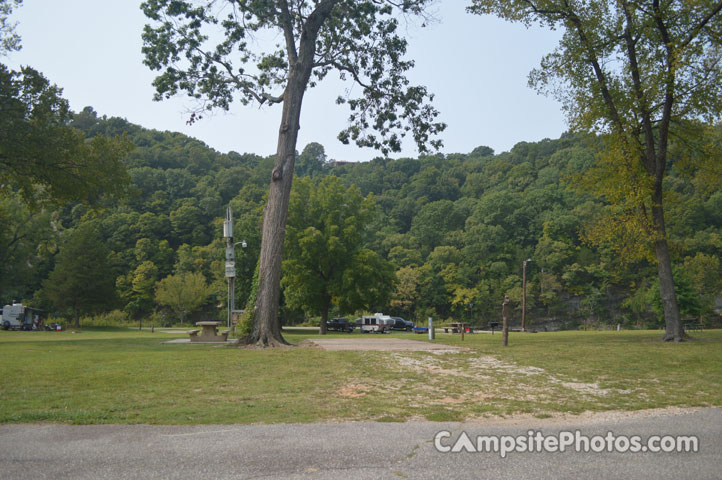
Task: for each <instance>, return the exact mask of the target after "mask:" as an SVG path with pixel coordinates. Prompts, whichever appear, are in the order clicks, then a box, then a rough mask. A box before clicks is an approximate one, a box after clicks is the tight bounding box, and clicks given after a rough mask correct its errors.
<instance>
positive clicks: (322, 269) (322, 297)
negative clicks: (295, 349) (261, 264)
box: [283, 177, 394, 334]
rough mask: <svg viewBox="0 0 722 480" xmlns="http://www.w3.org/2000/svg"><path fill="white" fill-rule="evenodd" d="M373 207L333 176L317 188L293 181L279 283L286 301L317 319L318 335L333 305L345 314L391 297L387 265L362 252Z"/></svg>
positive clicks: (370, 201) (391, 279)
mask: <svg viewBox="0 0 722 480" xmlns="http://www.w3.org/2000/svg"><path fill="white" fill-rule="evenodd" d="M373 208H374V203H373V199H372V198H371V197H367V198H365V199H364V198H363V197H362V196H361V192H360V191H359V190H358V188H355V187H351V188H349V189H347V188H346V187H344V186H343V184H341V181H340V180H339V179H338V178H336V177H326V178H324V179H323V180H322V181H321V183H320V184H319V186H318V187H314V186H313V181H312V180H311V179H310V178H302V179H299V180H298V181H297V182H296V187H295V189H294V191H293V192H292V195H291V203H290V207H289V215H290V217H289V222H288V226H287V233H286V246H285V251H286V260H284V262H283V272H284V277H283V285H284V286H285V296H286V303H287V304H288V305H289V306H291V307H294V308H302V309H303V310H305V311H306V312H308V313H312V314H320V315H321V326H320V327H321V328H320V333H321V334H325V333H326V321H327V320H328V312H329V309H330V307H331V305H332V304H335V305H337V306H339V308H341V309H342V310H344V311H354V310H356V309H359V308H364V307H366V308H370V307H372V306H379V305H381V304H384V303H386V302H387V301H388V299H389V298H390V296H391V292H392V288H393V283H394V274H393V270H392V267H391V265H390V264H389V263H388V262H386V261H384V260H383V259H381V258H380V257H379V256H378V255H376V253H374V252H372V251H371V250H368V249H364V248H363V232H364V230H365V228H366V226H367V225H368V223H369V222H370V220H371V215H372V212H373Z"/></svg>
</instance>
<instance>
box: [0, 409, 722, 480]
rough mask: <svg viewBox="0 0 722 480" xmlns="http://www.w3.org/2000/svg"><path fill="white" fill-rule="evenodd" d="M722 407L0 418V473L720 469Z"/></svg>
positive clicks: (531, 474) (524, 475)
mask: <svg viewBox="0 0 722 480" xmlns="http://www.w3.org/2000/svg"><path fill="white" fill-rule="evenodd" d="M530 429H533V430H534V431H541V432H542V433H543V434H545V435H550V434H558V433H559V432H560V431H574V430H576V429H579V430H580V433H581V434H583V435H585V436H589V437H593V436H594V435H606V434H607V432H609V431H611V432H613V433H614V434H615V435H617V436H619V435H640V436H642V437H648V436H651V435H696V436H697V437H698V439H699V447H700V451H699V452H697V453H639V454H632V453H576V452H570V451H567V452H564V453H510V454H509V455H508V456H507V457H506V458H501V457H500V456H499V455H498V454H496V453H476V452H475V453H469V452H466V451H462V452H461V453H440V452H438V451H437V450H436V449H435V448H434V437H435V434H436V433H437V432H439V431H442V430H447V431H448V432H449V433H450V435H451V436H450V437H448V438H444V439H442V442H441V443H442V445H444V446H449V445H451V444H453V443H454V442H455V441H456V440H457V439H458V438H460V435H461V432H465V433H466V434H467V435H468V436H469V437H470V438H472V439H475V438H476V436H477V435H515V436H516V435H520V436H525V435H528V431H529V430H530ZM721 465H722V409H719V408H716V409H703V410H697V411H694V412H691V413H689V412H688V413H682V414H675V415H670V414H669V413H668V412H667V413H664V414H662V415H653V416H642V417H632V418H630V417H623V418H607V417H603V418H601V419H600V418H596V419H592V420H582V419H576V420H574V419H573V420H570V421H567V422H559V421H557V420H550V421H540V420H533V419H532V420H525V421H523V422H507V423H506V424H504V423H502V424H499V423H498V422H496V424H483V423H475V424H471V423H465V424H459V423H431V422H409V423H371V422H367V423H366V422H365V423H340V424H311V425H298V424H295V425H246V426H117V425H110V426H107V425H100V426H68V425H2V426H0V478H1V479H13V480H15V479H17V480H23V479H43V478H48V479H74V480H77V479H93V480H96V479H124V480H125V479H133V478H139V479H247V478H268V479H275V478H278V479H286V478H290V479H294V478H309V479H338V478H343V479H347V478H348V479H399V478H410V479H417V478H419V479H441V478H450V479H457V478H458V479H467V478H468V479H480V478H481V479H483V478H488V479H495V480H497V479H521V480H523V479H534V480H540V479H546V478H553V479H575V480H576V479H579V478H583V479H607V478H608V479H615V480H616V479H619V478H635V479H647V478H648V479H674V480H680V479H687V478H690V479H697V480H704V479H720V478H721V477H722V469H720V466H721Z"/></svg>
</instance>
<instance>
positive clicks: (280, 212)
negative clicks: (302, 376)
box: [251, 75, 306, 347]
mask: <svg viewBox="0 0 722 480" xmlns="http://www.w3.org/2000/svg"><path fill="white" fill-rule="evenodd" d="M297 76H298V75H295V76H292V77H291V78H289V82H288V86H287V87H286V92H285V94H284V95H285V98H284V102H283V115H282V117H281V127H280V130H279V132H278V148H277V151H276V161H275V163H274V168H273V172H272V173H271V187H270V191H269V194H268V203H267V204H266V208H265V211H264V215H263V235H262V239H261V256H260V260H259V266H258V294H257V297H256V319H255V322H254V329H253V334H252V335H251V342H252V343H256V344H258V345H260V346H264V347H276V346H282V345H288V342H286V341H285V340H284V339H283V336H282V335H281V325H280V322H279V319H278V303H279V298H280V293H281V288H280V285H281V262H282V260H283V241H284V238H285V235H286V220H287V218H288V201H289V198H290V195H291V185H292V182H293V167H294V163H295V160H296V140H297V138H298V130H299V128H300V125H299V119H300V115H301V102H302V101H303V94H304V91H305V88H306V82H305V81H303V79H299V78H294V77H297Z"/></svg>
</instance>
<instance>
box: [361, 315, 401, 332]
mask: <svg viewBox="0 0 722 480" xmlns="http://www.w3.org/2000/svg"><path fill="white" fill-rule="evenodd" d="M394 323H395V322H394V319H393V318H391V317H389V316H388V315H384V314H383V313H374V314H373V315H366V316H363V317H361V318H359V319H357V320H356V325H358V327H359V329H360V330H361V331H362V332H363V333H371V332H376V333H384V332H391V328H392V327H393V326H394Z"/></svg>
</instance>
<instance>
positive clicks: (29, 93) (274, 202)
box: [0, 0, 722, 347]
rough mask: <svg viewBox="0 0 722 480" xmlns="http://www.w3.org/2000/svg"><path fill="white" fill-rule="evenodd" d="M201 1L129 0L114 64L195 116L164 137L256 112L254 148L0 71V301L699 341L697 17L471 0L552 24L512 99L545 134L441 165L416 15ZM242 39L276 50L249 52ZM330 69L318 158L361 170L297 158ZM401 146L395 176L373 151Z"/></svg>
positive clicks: (710, 216) (664, 9) (717, 154)
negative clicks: (137, 68)
mask: <svg viewBox="0 0 722 480" xmlns="http://www.w3.org/2000/svg"><path fill="white" fill-rule="evenodd" d="M220 3H221V4H224V5H225V7H229V8H228V10H226V9H224V8H218V9H217V8H215V4H216V2H196V1H192V0H157V1H156V0H154V1H147V2H143V3H142V4H141V5H140V9H141V10H142V12H143V14H144V16H145V18H146V21H147V22H148V23H146V24H145V26H144V27H143V31H142V34H141V39H142V42H143V46H142V49H141V53H142V60H140V61H142V63H143V64H144V65H145V66H146V67H148V68H149V69H150V70H151V71H153V72H154V75H155V78H154V80H153V81H152V85H153V87H154V89H155V94H154V100H158V101H160V100H163V99H168V98H171V97H175V96H177V95H179V94H182V93H184V94H186V95H187V96H188V97H187V98H188V99H189V102H195V105H193V106H191V107H190V110H189V118H188V122H187V123H188V124H189V125H192V124H194V123H195V122H198V121H201V120H202V119H203V116H204V115H206V114H208V113H209V112H214V111H229V110H231V109H232V107H233V106H234V105H236V104H238V103H240V104H243V105H249V104H255V105H258V106H265V105H268V106H271V105H276V104H278V105H282V108H280V109H279V110H280V128H279V131H278V137H277V139H278V141H277V150H276V152H275V153H274V155H272V156H267V157H263V156H259V155H257V154H254V153H243V154H240V153H237V152H234V151H231V152H229V153H225V154H224V153H218V152H217V151H215V150H213V149H212V148H209V147H208V146H207V145H205V144H204V143H202V142H200V141H198V140H195V139H193V138H189V137H188V136H185V135H182V134H179V133H172V132H160V131H155V130H148V129H146V128H143V126H140V125H134V124H131V123H129V122H128V121H126V120H124V119H122V118H116V117H107V116H101V115H99V114H98V113H97V112H95V110H94V109H93V108H92V107H86V108H85V109H83V110H82V111H81V112H79V113H76V112H73V111H72V110H71V109H70V104H69V101H68V100H66V99H64V98H63V96H62V89H61V88H60V87H58V86H56V85H55V84H53V83H51V80H48V79H47V78H45V77H44V76H43V74H42V73H41V72H39V71H37V70H35V69H34V68H33V67H30V66H21V67H19V68H17V69H11V68H9V67H7V66H6V65H4V64H0V112H2V115H1V116H0V226H1V227H0V228H1V229H0V300H1V301H2V302H3V303H5V302H11V301H22V302H23V303H24V304H27V305H31V306H32V307H33V308H36V309H41V310H43V311H45V312H46V313H47V314H48V315H52V316H58V317H64V318H67V319H68V321H71V320H72V321H73V322H74V324H75V325H76V326H79V324H80V319H81V318H90V319H91V321H95V320H94V319H97V318H98V317H101V318H105V319H106V320H107V321H113V322H116V323H123V322H124V323H128V322H139V323H141V324H142V322H148V321H150V322H151V325H156V324H157V325H169V324H174V323H178V322H181V323H183V322H186V323H187V322H191V321H197V320H199V319H213V320H215V319H223V318H227V316H229V312H228V309H229V306H228V305H229V304H232V303H233V298H235V299H236V302H235V306H236V309H243V310H245V314H244V316H243V318H241V323H240V324H241V329H240V330H241V336H242V337H243V338H244V339H245V341H246V342H247V343H252V344H256V345H258V346H261V347H268V346H283V345H285V344H287V342H286V341H285V340H284V339H283V337H282V335H281V333H280V327H281V325H294V324H298V323H304V322H306V323H312V324H315V323H318V324H319V325H320V326H321V333H325V329H326V322H325V321H326V319H328V318H329V317H331V316H349V317H353V316H357V315H360V314H362V313H366V312H384V313H389V314H393V315H398V316H403V317H406V318H408V319H411V320H414V321H416V322H419V321H423V320H424V319H425V318H426V317H434V318H436V319H439V320H441V321H442V322H443V321H460V320H463V321H469V322H471V323H472V324H474V325H475V326H483V325H486V324H487V323H489V322H492V321H496V320H498V319H499V317H500V316H501V303H502V301H504V302H505V304H508V303H509V302H510V303H511V309H512V311H513V315H514V318H513V319H512V324H514V323H516V324H518V322H519V317H520V314H521V317H522V318H525V314H526V313H528V322H526V327H527V328H531V329H535V330H550V329H574V328H585V329H587V328H609V327H612V326H615V325H624V326H625V327H635V328H663V329H664V336H663V340H664V341H676V342H678V341H682V340H684V338H685V333H684V330H685V327H684V325H685V324H690V325H691V324H694V325H695V326H698V325H699V324H702V325H705V326H711V325H719V324H720V322H721V317H720V314H721V313H722V265H721V263H720V258H721V255H720V253H721V249H722V237H721V235H722V162H720V158H721V157H722V124H721V123H720V120H722V47H721V46H720V45H722V42H720V38H722V5H721V4H719V3H715V2H711V1H709V0H706V1H700V2H693V3H688V2H679V1H674V0H673V1H669V2H664V4H660V2H651V3H649V4H646V3H644V2H642V3H628V2H610V1H605V0H599V1H594V2H566V1H558V0H544V1H543V2H534V1H517V0H511V1H506V0H505V1H500V0H471V2H470V3H469V4H468V5H466V7H465V12H466V13H468V14H470V15H481V16H488V15H492V16H495V17H498V18H499V19H502V20H505V21H508V22H518V23H521V24H523V25H525V26H527V27H529V26H532V25H538V26H541V27H542V28H550V29H553V30H555V29H559V31H560V33H561V37H560V40H559V43H558V44H557V46H556V48H555V49H554V50H553V51H552V52H550V53H548V54H546V55H545V56H543V57H542V59H541V61H540V63H539V67H538V68H535V69H533V70H532V71H531V72H530V73H529V75H528V84H529V86H530V87H532V88H533V89H535V90H536V91H537V92H538V93H540V94H543V95H546V96H550V97H553V98H554V99H555V100H556V101H557V102H559V105H560V108H561V110H562V111H563V113H564V115H565V116H566V120H567V123H568V125H569V130H568V133H565V134H563V135H562V136H561V137H560V138H559V139H555V140H552V139H545V140H543V141H540V142H536V143H528V142H520V143H517V144H516V145H515V146H514V147H513V148H511V150H510V151H508V152H495V151H494V150H493V149H492V148H490V147H487V146H484V145H480V146H478V147H476V148H474V149H473V150H472V151H471V152H460V153H454V154H452V153H445V154H441V153H438V152H439V151H441V149H442V148H441V147H442V146H443V141H444V135H443V132H444V131H445V129H446V127H447V126H448V125H447V124H446V123H444V122H442V121H440V119H439V114H440V112H439V110H437V108H436V107H435V106H434V103H433V100H434V93H433V92H431V91H429V90H428V89H427V88H426V86H424V85H417V84H415V83H413V82H412V81H411V79H410V78H409V76H408V74H409V73H410V72H411V71H412V70H413V68H414V60H413V59H408V58H406V54H407V47H408V45H409V40H408V39H407V37H408V35H407V33H408V32H406V33H405V29H404V21H409V20H411V19H412V18H413V19H415V20H416V21H420V22H421V28H423V27H425V26H426V22H427V21H429V22H431V21H432V19H433V14H432V13H433V12H432V6H433V4H434V2H432V1H431V0H409V1H404V2H393V1H390V0H358V1H357V0H354V1H349V0H324V1H322V2H305V1H300V2H296V1H292V2H288V1H287V0H278V1H273V2H271V1H267V0H263V1H257V2H256V1H254V2H238V3H236V2H227V3H225V2H220ZM21 4H22V0H0V57H2V56H5V55H7V54H8V53H10V52H16V51H19V50H20V49H21V48H22V45H21V38H20V35H19V34H18V33H17V32H16V31H15V27H16V26H17V23H15V22H13V20H12V17H11V14H12V13H13V10H14V9H15V8H17V7H19V6H20V5H21ZM432 23H433V22H432ZM407 26H408V24H407ZM268 32H274V33H275V35H277V37H278V38H283V39H285V41H284V42H280V43H279V44H278V45H275V46H271V45H270V44H265V42H260V43H259V42H256V37H255V35H256V34H258V33H263V34H265V33H268ZM332 71H334V72H335V73H336V74H338V75H339V77H340V79H341V80H343V81H347V80H348V81H349V83H350V84H352V85H355V86H357V87H358V88H356V89H353V88H349V89H348V90H347V91H346V93H345V95H341V96H339V97H337V99H336V103H337V104H338V105H339V106H344V107H345V108H347V109H348V113H349V116H348V121H347V123H346V124H345V125H341V126H337V127H339V129H340V130H341V131H340V132H339V133H338V137H337V138H338V140H339V141H341V142H342V143H345V144H350V143H354V144H356V145H357V146H360V147H371V148H373V149H374V150H376V151H378V152H380V154H381V156H379V157H377V158H374V159H368V161H363V162H358V163H349V162H345V161H343V159H331V158H328V157H327V156H326V154H325V149H324V146H323V145H321V144H319V143H310V144H308V145H298V132H299V129H300V119H301V110H302V107H301V106H302V104H303V98H304V95H305V94H306V92H307V90H309V89H311V88H314V87H316V86H317V85H319V82H321V81H323V79H324V77H326V75H328V74H329V73H330V72H332ZM487 93H488V92H487ZM83 103H91V102H83ZM460 107H461V108H463V106H460ZM103 113H106V112H103ZM107 113H112V112H107ZM484 114H485V115H494V112H484ZM334 130H336V128H334ZM480 137H481V135H480ZM405 142H406V143H409V144H412V143H413V144H415V146H416V151H418V152H419V156H418V157H417V158H404V157H401V158H398V157H399V155H400V154H399V152H402V151H403V148H402V146H403V144H404V143H405ZM480 143H482V142H480ZM242 148H243V146H239V149H242ZM393 156H396V157H397V158H392V157H393ZM294 178H295V180H294ZM229 207H230V209H231V210H232V211H233V212H234V215H235V222H234V223H233V231H232V238H233V240H228V239H226V238H224V236H223V233H222V232H223V230H224V220H225V215H226V211H227V209H229ZM226 225H227V224H226ZM229 233H230V232H229ZM229 237H230V236H229ZM231 242H233V243H231ZM238 245H240V247H239V246H238ZM231 259H233V260H235V265H230V264H229V263H226V260H229V261H230V260H231ZM234 272H235V275H236V277H235V278H236V279H237V281H235V288H236V291H235V292H233V295H232V296H230V295H229V294H228V293H227V290H226V285H227V279H226V275H230V276H233V274H234ZM507 297H508V299H507ZM279 306H280V309H279ZM243 307H245V308H243ZM507 308H508V307H507ZM279 320H280V321H279ZM83 321H86V320H83ZM3 326H4V327H5V328H8V327H9V326H8V325H5V324H3Z"/></svg>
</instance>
